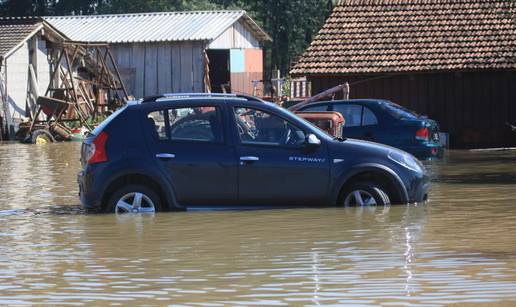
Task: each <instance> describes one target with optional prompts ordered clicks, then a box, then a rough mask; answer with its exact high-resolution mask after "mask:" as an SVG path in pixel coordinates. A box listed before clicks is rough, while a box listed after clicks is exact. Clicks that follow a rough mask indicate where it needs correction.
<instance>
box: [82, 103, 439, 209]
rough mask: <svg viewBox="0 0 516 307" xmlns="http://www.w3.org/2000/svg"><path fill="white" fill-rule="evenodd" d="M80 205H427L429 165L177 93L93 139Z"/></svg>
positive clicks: (245, 106) (281, 117)
mask: <svg viewBox="0 0 516 307" xmlns="http://www.w3.org/2000/svg"><path fill="white" fill-rule="evenodd" d="M81 162H82V167H83V169H82V171H81V172H80V173H79V175H78V183H79V191H80V199H81V203H82V204H83V206H84V207H86V208H88V209H95V210H101V211H106V212H115V213H125V212H155V211H161V210H184V209H185V208H189V207H194V206H203V205H239V206H241V205H266V206H275V205H279V206H285V205H313V206H328V205H342V206H353V205H359V206H366V205H388V204H390V203H411V202H423V201H425V200H426V199H427V197H428V196H427V195H428V189H429V186H430V183H429V180H428V176H427V174H426V172H425V169H424V167H423V166H422V164H421V163H420V162H419V161H418V160H417V159H416V158H414V157H413V156H412V155H410V154H408V153H406V152H403V151H400V150H398V149H395V148H393V147H389V146H384V145H380V144H377V143H372V142H367V141H360V140H352V139H348V140H342V139H335V138H332V137H330V136H329V135H328V134H326V133H324V132H323V131H322V130H319V129H318V128H316V127H315V126H313V125H312V124H310V123H309V122H306V121H305V120H303V119H301V118H300V117H298V116H296V115H295V114H293V113H291V112H290V111H288V110H285V109H283V108H281V107H278V106H276V105H275V104H271V103H267V102H264V101H262V100H259V99H257V98H254V97H245V96H238V95H224V94H180V95H164V96H161V97H154V98H152V99H147V100H144V101H142V102H137V103H130V104H128V105H126V106H125V107H123V108H121V109H120V110H118V111H117V112H116V113H114V114H113V115H111V116H110V117H109V118H107V119H106V120H105V121H104V122H103V123H102V124H101V125H100V126H98V127H97V128H96V129H95V130H94V131H93V132H92V134H91V135H90V136H89V137H88V138H86V139H85V140H84V142H83V144H82V150H81Z"/></svg>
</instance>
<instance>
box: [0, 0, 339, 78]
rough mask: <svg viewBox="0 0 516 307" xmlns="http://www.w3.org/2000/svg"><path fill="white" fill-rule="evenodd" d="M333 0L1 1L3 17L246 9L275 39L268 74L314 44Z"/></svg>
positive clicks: (283, 69)
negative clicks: (310, 44)
mask: <svg viewBox="0 0 516 307" xmlns="http://www.w3.org/2000/svg"><path fill="white" fill-rule="evenodd" d="M332 6H333V1H332V0H0V15H4V16H27V15H69V14H75V15H80V14H84V15H87V14H108V13H137V12H159V11H182V10H217V9H244V10H246V11H247V12H248V13H249V15H251V17H252V18H253V19H254V20H255V21H256V22H257V23H258V24H259V25H260V26H261V27H263V29H264V30H265V31H266V32H267V33H268V34H269V35H270V36H271V37H272V39H273V42H272V43H270V44H269V45H267V46H265V48H264V49H265V54H266V72H267V74H268V76H267V77H270V72H271V71H272V70H274V69H280V70H281V72H282V74H286V73H287V72H288V69H289V66H290V64H291V62H292V61H293V60H295V59H296V57H298V56H299V55H300V54H301V53H302V52H303V51H304V50H305V49H306V47H307V46H308V44H309V43H310V42H311V41H312V38H313V37H314V36H315V35H316V34H317V32H318V31H319V29H320V28H321V27H322V25H323V24H324V21H325V19H326V18H327V17H328V15H329V13H330V11H331V8H332Z"/></svg>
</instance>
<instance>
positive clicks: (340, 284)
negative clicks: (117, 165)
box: [0, 143, 516, 306]
mask: <svg viewBox="0 0 516 307" xmlns="http://www.w3.org/2000/svg"><path fill="white" fill-rule="evenodd" d="M78 152H79V144H74V143H70V144H57V145H49V146H27V145H19V144H9V145H6V144H0V197H1V199H2V200H3V201H2V202H1V203H0V220H1V223H0V280H1V283H0V305H6V304H16V303H32V304H40V303H49V304H57V305H61V304H65V303H82V304H86V305H91V304H95V305H102V304H108V303H110V304H121V305H127V304H131V305H140V304H144V303H149V302H152V303H153V304H186V305H196V304H197V305H208V304H210V305H213V306H219V305H330V304H337V305H346V304H349V305H378V304H385V305H388V304H394V305H407V304H411V305H415V304H420V305H431V306H439V305H446V304H450V303H461V304H463V303H478V304H492V303H499V304H501V305H507V304H516V291H515V290H514V289H516V207H515V206H514V199H515V198H516V189H515V188H514V184H515V183H514V182H510V181H506V182H505V183H503V184H498V183H495V182H490V181H488V182H487V183H485V184H479V183H478V182H474V181H472V180H462V181H461V180H460V178H461V176H464V175H467V176H469V175H468V174H471V173H473V172H474V173H476V174H501V176H505V175H508V176H510V174H514V173H515V172H516V165H515V164H514V163H508V162H507V161H512V162H514V159H513V158H512V155H514V153H502V154H490V153H465V152H454V153H451V154H450V155H449V156H448V157H447V159H446V160H444V161H438V162H431V163H430V164H428V167H429V168H430V172H431V173H432V176H433V178H434V179H433V180H434V188H433V190H432V192H431V202H430V203H428V204H423V205H410V206H391V207H386V208H325V209H315V208H314V209H291V210H262V211H230V212H182V213H164V214H156V215H150V216H148V215H125V216H116V215H86V214H83V212H82V210H81V209H80V207H79V205H78V199H77V195H76V194H77V188H76V184H75V175H76V173H77V171H78V168H79V162H78V160H77V158H78ZM511 159H513V160H511ZM498 161H500V162H498ZM480 176H481V175H480ZM449 178H455V179H457V180H454V182H450V181H449V180H448V179H449Z"/></svg>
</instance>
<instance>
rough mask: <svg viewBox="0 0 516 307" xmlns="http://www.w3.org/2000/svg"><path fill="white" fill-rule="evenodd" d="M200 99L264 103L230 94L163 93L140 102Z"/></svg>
mask: <svg viewBox="0 0 516 307" xmlns="http://www.w3.org/2000/svg"><path fill="white" fill-rule="evenodd" d="M200 97H217V98H241V99H246V100H248V101H256V102H264V101H263V100H261V99H260V98H258V97H254V96H250V95H243V94H232V93H227V94H224V93H165V94H163V95H156V96H149V97H145V98H143V100H142V103H148V102H156V101H157V100H158V99H162V98H200Z"/></svg>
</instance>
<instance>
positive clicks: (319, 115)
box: [294, 112, 345, 138]
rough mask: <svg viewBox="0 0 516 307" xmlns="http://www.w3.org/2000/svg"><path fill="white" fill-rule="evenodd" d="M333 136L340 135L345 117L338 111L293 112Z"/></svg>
mask: <svg viewBox="0 0 516 307" xmlns="http://www.w3.org/2000/svg"><path fill="white" fill-rule="evenodd" d="M294 113H295V114H296V115H297V116H299V117H301V118H304V119H306V120H307V121H309V122H311V123H312V124H314V125H315V126H317V127H319V128H320V129H321V130H323V131H325V132H327V133H328V134H329V135H332V136H334V137H338V138H341V137H342V127H344V124H345V119H344V117H343V116H342V114H340V113H339V112H294Z"/></svg>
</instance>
